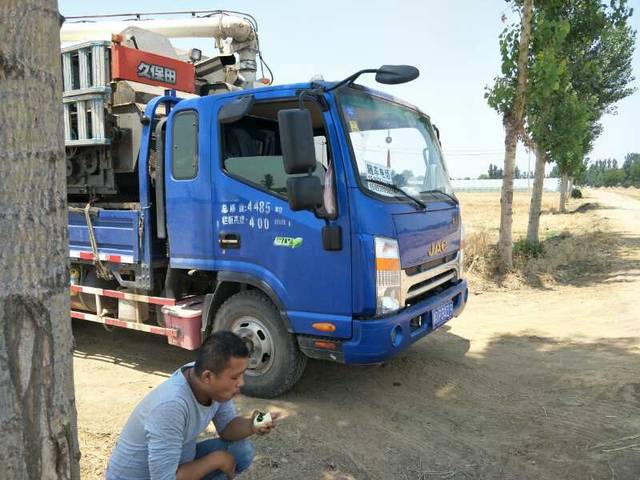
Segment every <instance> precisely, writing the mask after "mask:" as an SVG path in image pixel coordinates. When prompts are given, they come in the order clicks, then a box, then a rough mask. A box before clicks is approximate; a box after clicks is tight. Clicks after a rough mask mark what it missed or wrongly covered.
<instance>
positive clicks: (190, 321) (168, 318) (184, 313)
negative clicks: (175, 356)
mask: <svg viewBox="0 0 640 480" xmlns="http://www.w3.org/2000/svg"><path fill="white" fill-rule="evenodd" d="M162 316H163V318H164V326H165V327H166V328H175V329H176V330H178V335H177V337H169V343H170V344H171V345H176V346H178V347H182V348H186V349H187V350H195V349H197V348H198V347H199V346H200V344H201V343H202V330H201V329H202V297H191V298H186V299H184V300H180V301H179V302H177V303H176V305H175V306H164V307H162Z"/></svg>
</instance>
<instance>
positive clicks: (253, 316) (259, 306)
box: [213, 290, 307, 398]
mask: <svg viewBox="0 0 640 480" xmlns="http://www.w3.org/2000/svg"><path fill="white" fill-rule="evenodd" d="M220 330H230V331H232V332H234V333H236V334H238V335H239V336H241V337H243V338H246V339H247V341H248V342H249V343H250V345H251V346H252V347H253V351H252V353H251V359H250V363H249V368H248V369H247V371H246V372H245V376H244V382H245V383H244V387H243V388H242V393H244V394H245V395H249V396H252V397H261V398H273V397H277V396H278V395H281V394H283V393H284V392H286V391H287V390H289V389H290V388H291V387H293V385H295V383H296V382H297V381H298V380H299V379H300V377H301V376H302V372H303V371H304V367H305V365H306V364H307V357H306V356H305V355H304V354H302V352H300V349H299V348H298V343H297V341H296V338H295V336H294V335H292V334H290V333H289V332H288V331H287V329H286V327H285V325H284V322H283V321H282V318H281V317H280V313H279V312H278V309H277V308H276V306H275V305H274V304H273V302H271V300H269V298H268V297H266V296H265V295H264V294H263V293H261V292H259V291H255V290H247V291H244V292H240V293H236V294H235V295H233V296H232V297H231V298H229V299H228V300H227V301H226V302H224V303H223V304H222V306H221V307H220V309H219V310H218V312H217V313H216V317H215V322H214V324H213V331H214V332H217V331H220Z"/></svg>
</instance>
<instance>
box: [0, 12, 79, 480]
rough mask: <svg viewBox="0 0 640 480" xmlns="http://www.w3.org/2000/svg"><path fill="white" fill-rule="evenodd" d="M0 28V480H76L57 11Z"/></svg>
mask: <svg viewBox="0 0 640 480" xmlns="http://www.w3.org/2000/svg"><path fill="white" fill-rule="evenodd" d="M0 24H1V25H2V28H0V98H1V99H2V106H1V107H0V146H1V148H0V179H1V180H0V424H2V435H1V436H0V465H1V467H0V469H1V470H2V473H1V474H0V476H2V478H8V479H9V478H10V479H12V480H14V479H17V480H21V479H77V478H79V477H80V472H79V466H78V459H79V450H78V442H77V436H76V410H75V403H74V392H73V370H72V359H73V356H72V355H73V340H72V335H71V320H70V317H69V291H68V280H67V256H68V249H67V226H66V225H67V207H66V188H65V182H66V167H65V158H64V135H63V121H62V83H61V78H60V75H61V68H60V40H59V30H60V16H59V14H58V8H57V3H56V1H55V0H3V2H2V4H1V6H0Z"/></svg>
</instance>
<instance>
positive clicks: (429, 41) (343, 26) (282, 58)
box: [58, 0, 640, 178]
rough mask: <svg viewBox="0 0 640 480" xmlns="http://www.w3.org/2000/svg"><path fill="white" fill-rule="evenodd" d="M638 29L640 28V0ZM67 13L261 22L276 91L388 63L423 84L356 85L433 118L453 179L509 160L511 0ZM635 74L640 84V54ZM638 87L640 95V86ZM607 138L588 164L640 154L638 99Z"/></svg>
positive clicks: (209, 46)
mask: <svg viewBox="0 0 640 480" xmlns="http://www.w3.org/2000/svg"><path fill="white" fill-rule="evenodd" d="M628 3H629V5H630V6H631V7H632V8H634V10H635V14H634V16H633V17H632V26H633V28H634V29H636V30H639V28H638V27H639V26H640V0H630V1H629V2H628ZM58 7H59V9H60V12H61V13H62V15H64V16H66V17H68V16H74V15H96V14H104V13H132V12H135V13H144V12H160V11H177V10H214V9H215V10H217V9H220V10H223V9H229V10H235V11H240V12H245V13H248V14H251V15H252V16H253V17H255V18H256V20H257V21H258V33H259V38H260V47H261V50H262V55H263V58H264V59H265V61H266V62H267V63H268V64H269V66H270V67H271V70H272V71H273V73H274V77H275V84H286V83H296V82H303V81H308V80H309V79H310V78H311V77H313V76H314V75H318V74H319V75H322V76H323V78H324V79H325V80H340V79H342V78H344V77H347V76H349V75H350V74H352V73H354V72H356V71H358V70H361V69H363V68H376V67H379V66H380V65H384V64H409V65H414V66H416V67H418V69H419V70H420V77H419V78H418V79H416V80H414V81H413V82H411V83H407V84H404V85H395V86H390V85H380V84H376V83H375V81H374V79H373V75H369V76H362V77H360V79H359V80H358V83H362V84H364V85H366V86H369V87H372V88H377V89H379V90H383V91H385V92H387V93H390V94H392V95H394V96H397V97H400V98H402V99H404V100H406V101H408V102H410V103H412V104H414V105H416V106H417V107H419V108H420V109H421V110H422V111H424V112H425V113H427V114H428V115H429V116H430V117H431V120H432V122H433V123H435V124H436V125H437V126H438V128H439V129H440V132H441V140H442V145H443V150H444V153H445V158H446V162H447V166H448V169H449V173H450V175H451V176H452V177H453V178H464V177H471V178H477V177H478V175H480V174H481V173H486V172H487V169H488V167H489V164H490V163H493V164H497V165H502V163H503V162H504V128H503V126H502V121H501V118H500V116H499V115H498V114H497V113H496V112H495V111H494V110H492V109H491V108H490V107H489V106H488V105H487V103H486V100H485V99H484V89H485V86H487V85H490V84H491V83H492V81H493V78H494V77H495V76H496V75H497V74H498V73H499V69H500V57H499V51H498V36H499V34H500V32H501V31H502V29H503V28H504V27H505V24H504V23H502V21H501V17H502V15H503V14H505V15H507V16H511V15H512V14H511V11H510V9H509V7H508V6H507V4H506V3H505V2H504V1H503V0H460V1H457V2H442V1H437V0H422V1H420V0H396V1H395V2H388V1H386V0H382V1H381V0H352V1H347V0H341V1H338V0H325V1H323V2H291V1H281V0H270V1H266V0H262V1H260V0H234V1H233V2H229V1H226V2H224V1H222V2H216V1H202V0H200V1H197V0H182V1H176V0H173V1H168V0H153V1H149V0H137V1H136V2H131V1H124V0H109V2H100V3H98V2H88V1H86V0H83V1H78V0H59V1H58ZM177 45H178V46H179V47H181V48H188V47H190V46H193V47H198V48H201V49H202V50H203V52H204V54H205V55H206V54H213V53H215V47H214V45H213V41H212V40H203V39H194V40H193V41H191V40H180V41H179V42H177ZM633 69H634V76H636V77H640V51H638V46H636V52H635V55H634V59H633ZM633 85H634V86H635V87H636V88H638V89H639V90H640V80H638V79H636V80H634V82H633ZM602 124H603V126H604V132H603V134H602V135H601V136H600V138H599V139H598V140H597V141H596V142H595V145H594V149H593V151H592V152H591V153H590V155H589V157H590V158H592V159H598V158H616V159H618V163H622V161H623V160H624V156H625V155H626V154H627V153H630V152H640V92H636V93H634V94H633V95H631V96H630V97H627V98H626V99H624V100H622V101H620V102H619V103H618V104H617V114H616V115H606V116H605V117H603V119H602ZM516 162H517V165H518V167H519V168H520V170H521V171H526V170H527V169H528V165H529V162H530V169H531V170H533V164H534V156H533V154H528V153H527V152H526V151H525V149H524V148H522V147H520V148H519V149H518V153H517V157H516Z"/></svg>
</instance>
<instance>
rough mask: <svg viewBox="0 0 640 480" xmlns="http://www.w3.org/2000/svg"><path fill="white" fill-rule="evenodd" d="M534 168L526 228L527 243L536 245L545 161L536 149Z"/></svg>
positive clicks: (541, 151)
mask: <svg viewBox="0 0 640 480" xmlns="http://www.w3.org/2000/svg"><path fill="white" fill-rule="evenodd" d="M535 152H536V166H535V173H534V176H533V190H532V191H531V204H530V206H529V224H528V226H527V241H528V242H529V243H538V242H539V241H540V236H539V235H540V214H541V213H542V192H543V190H544V166H545V164H546V161H547V156H546V153H545V152H544V151H543V150H541V149H540V148H538V147H536V149H535Z"/></svg>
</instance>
